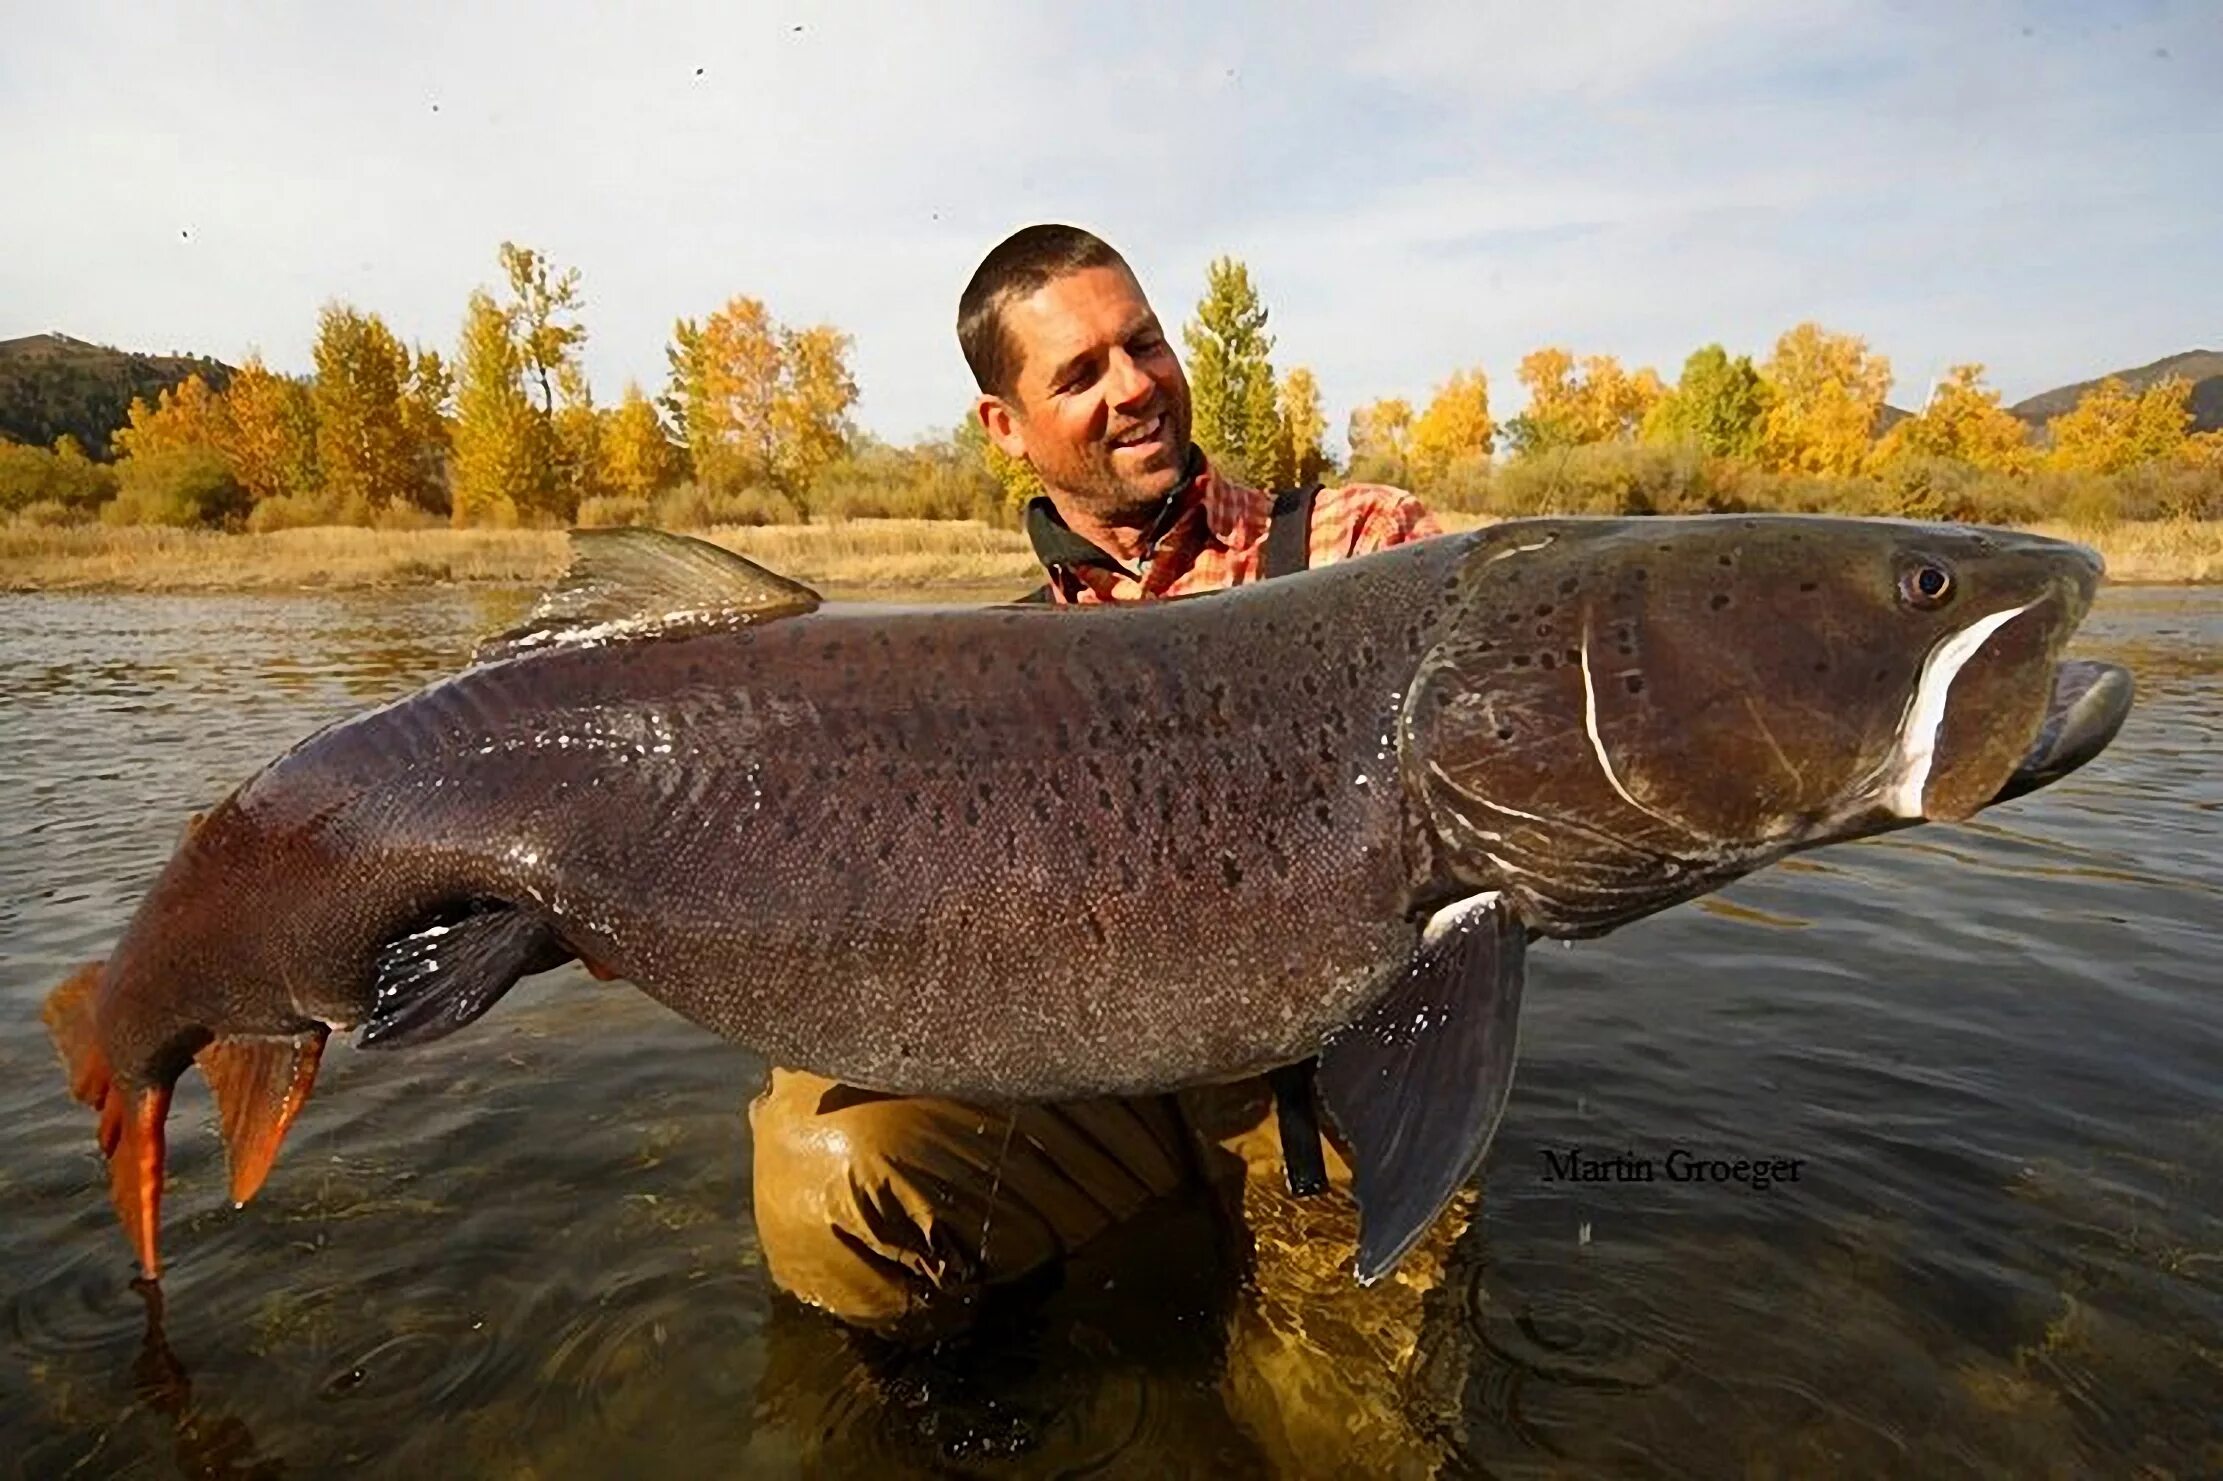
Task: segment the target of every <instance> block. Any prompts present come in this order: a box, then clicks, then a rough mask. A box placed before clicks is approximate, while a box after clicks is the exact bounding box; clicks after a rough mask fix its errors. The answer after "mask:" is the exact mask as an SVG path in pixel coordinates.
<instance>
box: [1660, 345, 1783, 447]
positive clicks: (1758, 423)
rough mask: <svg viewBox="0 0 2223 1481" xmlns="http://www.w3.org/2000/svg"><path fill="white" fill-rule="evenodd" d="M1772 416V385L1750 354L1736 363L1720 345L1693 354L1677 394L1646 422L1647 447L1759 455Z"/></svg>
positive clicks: (1665, 398)
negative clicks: (1682, 445)
mask: <svg viewBox="0 0 2223 1481" xmlns="http://www.w3.org/2000/svg"><path fill="white" fill-rule="evenodd" d="M1767 412H1768V389H1767V383H1766V382H1764V381H1763V380H1761V379H1760V372H1759V371H1757V370H1755V369H1754V368H1753V365H1752V357H1751V356H1750V355H1739V356H1737V357H1736V358H1735V359H1734V360H1732V359H1730V358H1729V352H1728V351H1727V350H1725V349H1723V348H1722V347H1721V346H1720V345H1718V344H1712V345H1705V346H1702V347H1701V348H1699V349H1696V350H1693V351H1692V352H1691V355H1690V358H1689V359H1687V360H1685V361H1684V362H1683V373H1682V376H1681V378H1680V379H1678V380H1677V381H1676V382H1675V389H1674V390H1672V391H1670V392H1668V393H1667V394H1666V395H1665V396H1663V397H1661V398H1660V399H1659V401H1658V402H1657V403H1656V404H1655V405H1654V406H1653V407H1652V410H1651V413H1650V414H1649V415H1647V416H1646V417H1645V419H1644V429H1643V430H1644V440H1645V441H1647V442H1662V443H1674V442H1690V443H1695V444H1696V445H1697V446H1698V447H1699V448H1701V449H1702V450H1704V451H1705V452H1707V453H1710V454H1712V455H1713V456H1715V457H1718V458H1744V459H1751V458H1755V457H1757V456H1758V455H1759V452H1760V436H1761V432H1762V430H1763V425H1764V423H1765V421H1766V419H1767Z"/></svg>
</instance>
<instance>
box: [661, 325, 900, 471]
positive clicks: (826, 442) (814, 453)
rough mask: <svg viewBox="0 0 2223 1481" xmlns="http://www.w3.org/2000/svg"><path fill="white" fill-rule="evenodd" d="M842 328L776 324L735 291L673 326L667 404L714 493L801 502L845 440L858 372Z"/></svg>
mask: <svg viewBox="0 0 2223 1481" xmlns="http://www.w3.org/2000/svg"><path fill="white" fill-rule="evenodd" d="M849 348H850V341H849V336H847V335H846V334H843V333H841V332H840V331H839V330H837V329H835V328H833V327H832V326H830V325H823V324H822V325H818V326H816V327H814V328H810V329H804V330H799V331H797V330H788V329H785V328H783V327H781V325H780V323H779V321H778V320H776V319H774V318H773V317H772V315H771V313H770V312H769V311H768V310H767V309H766V308H765V306H764V305H763V304H762V303H761V302H759V301H758V300H756V299H754V298H748V297H737V298H734V299H732V300H731V301H730V302H728V303H727V304H726V306H725V307H724V308H722V309H720V310H719V311H718V312H716V313H714V314H712V315H711V316H710V317H709V318H707V319H705V320H703V321H702V323H700V324H697V323H695V322H694V321H693V320H691V319H682V320H680V321H679V323H678V324H677V325H675V326H674V327H673V331H672V345H671V349H670V350H669V352H668V358H669V359H670V362H671V367H672V379H671V391H670V394H669V396H668V398H667V403H666V404H667V405H669V406H671V407H673V408H675V409H676V411H677V413H678V421H679V425H680V429H681V431H682V433H683V434H684V436H685V438H686V442H687V453H688V456H689V458H690V459H691V460H692V461H693V463H694V468H695V478H696V480H697V481H698V482H700V483H701V484H702V486H703V487H704V488H705V489H708V490H710V491H711V492H713V493H738V492H740V491H742V490H744V489H748V488H751V487H755V486H767V487H772V488H777V489H779V490H780V491H781V492H783V493H785V494H786V495H788V497H789V498H791V499H794V500H796V501H797V502H800V501H801V499H802V497H803V495H804V494H805V492H806V491H807V490H808V487H809V484H810V481H811V480H812V479H813V478H815V477H816V476H817V475H818V474H819V473H820V472H822V471H823V470H824V469H825V468H827V467H828V466H830V465H831V464H832V463H833V462H834V461H835V460H836V459H837V458H839V457H840V456H841V455H842V454H843V452H844V451H846V449H847V447H848V444H849V435H850V432H849V409H850V407H851V406H853V405H854V404H855V403H856V399H857V382H856V378H855V377H854V376H853V375H852V374H851V373H850V370H849V364H848V356H849Z"/></svg>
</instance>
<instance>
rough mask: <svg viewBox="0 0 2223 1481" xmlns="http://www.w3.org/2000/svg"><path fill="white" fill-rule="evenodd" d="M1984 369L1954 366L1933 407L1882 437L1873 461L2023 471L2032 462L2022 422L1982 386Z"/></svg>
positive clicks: (1885, 464)
mask: <svg viewBox="0 0 2223 1481" xmlns="http://www.w3.org/2000/svg"><path fill="white" fill-rule="evenodd" d="M1983 378H1984V367H1983V366H1981V365H1975V364H1970V365H1956V366H1954V367H1953V368H1952V370H1951V371H1950V372H1949V373H1948V374H1947V376H1946V378H1945V379H1944V380H1943V381H1941V382H1939V383H1938V385H1937V386H1936V388H1935V389H1933V390H1932V391H1931V392H1930V399H1929V403H1928V404H1927V405H1926V406H1924V407H1923V408H1922V410H1921V412H1920V413H1919V414H1918V415H1915V416H1910V417H1907V418H1906V419H1904V420H1903V421H1901V422H1900V423H1899V424H1898V425H1897V426H1895V427H1893V428H1892V429H1891V430H1890V431H1889V432H1887V433H1885V434H1884V437H1883V440H1882V441H1881V442H1878V443H1877V444H1876V448H1875V452H1874V454H1873V457H1872V461H1873V462H1874V463H1875V464H1876V465H1877V466H1878V467H1889V466H1891V465H1892V464H1895V463H1901V462H1905V461H1907V460H1909V459H1913V458H1950V459H1953V460H1955V461H1957V462H1962V463H1967V464H1968V465H1970V466H1971V467H1975V468H1981V469H1983V470H1984V471H1986V472H1987V473H2019V472H2022V471H2023V470H2025V469H2027V468H2028V467H2029V466H2030V465H2031V463H2032V461H2033V458H2032V455H2031V449H2030V444H2029V438H2028V435H2027V432H2026V429H2025V428H2024V427H2023V424H2022V421H2021V419H2020V418H2019V417H2017V416H2015V415H2014V414H2013V413H2012V412H2010V411H2008V410H2007V409H2006V408H2004V407H2002V406H2001V405H2000V404H1999V393H1998V392H1997V391H1994V390H1992V389H1991V388H1990V387H1988V386H1986V385H1985V384H1984V383H1983Z"/></svg>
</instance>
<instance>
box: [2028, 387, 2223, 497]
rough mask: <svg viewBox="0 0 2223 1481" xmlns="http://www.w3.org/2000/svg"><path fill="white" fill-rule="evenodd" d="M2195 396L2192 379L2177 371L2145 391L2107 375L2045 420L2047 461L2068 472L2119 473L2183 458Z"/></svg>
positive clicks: (2189, 433) (2190, 427) (2190, 428)
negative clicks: (2048, 443) (2048, 446)
mask: <svg viewBox="0 0 2223 1481" xmlns="http://www.w3.org/2000/svg"><path fill="white" fill-rule="evenodd" d="M2191 397H2192V387H2191V384H2190V383H2189V382H2187V381H2185V380H2183V379H2182V378H2180V377H2177V376H2171V377H2169V378H2168V379H2166V380H2160V381H2156V382H2155V383H2154V384H2152V385H2150V386H2148V387H2146V389H2145V390H2143V391H2133V390H2132V389H2131V388H2130V387H2129V386H2128V385H2127V384H2126V383H2124V382H2123V381H2122V380H2120V379H2118V378H2116V377H2114V376H2109V377H2108V378H2107V379H2106V380H2104V381H2102V382H2100V383H2099V384H2098V385H2097V386H2094V387H2093V388H2092V389H2091V390H2089V391H2086V392H2085V393H2084V396H2083V398H2082V399H2081V400H2079V401H2078V402H2077V403H2076V406H2075V407H2074V408H2073V409H2072V410H2069V411H2065V412H2063V413H2062V414H2061V415H2059V416H2057V417H2055V418H2053V420H2051V421H2049V422H2047V423H2046V435H2047V437H2048V438H2049V439H2050V441H2051V443H2052V447H2051V449H2050V450H2049V451H2048V453H2047V455H2046V462H2047V463H2048V464H2050V465H2051V466H2053V467H2055V468H2058V469H2061V470H2062V471H2063V472H2066V473H2120V472H2122V471H2124V470H2125V469H2127V468H2135V467H2137V466H2138V465H2139V464H2141V463H2150V462H2154V461H2157V460H2162V459H2177V458H2181V457H2183V456H2184V454H2185V452H2186V443H2187V441H2188V439H2189V438H2190V436H2191V432H2192V408H2191Z"/></svg>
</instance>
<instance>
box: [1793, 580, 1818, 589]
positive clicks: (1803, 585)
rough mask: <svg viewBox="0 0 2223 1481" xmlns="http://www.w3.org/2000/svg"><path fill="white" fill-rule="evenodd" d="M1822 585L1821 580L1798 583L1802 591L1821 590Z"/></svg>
mask: <svg viewBox="0 0 2223 1481" xmlns="http://www.w3.org/2000/svg"><path fill="white" fill-rule="evenodd" d="M1821 585H1822V584H1821V583H1820V582H1819V581H1801V582H1800V583H1799V584H1798V589H1799V590H1800V591H1819V590H1820V589H1821Z"/></svg>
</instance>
